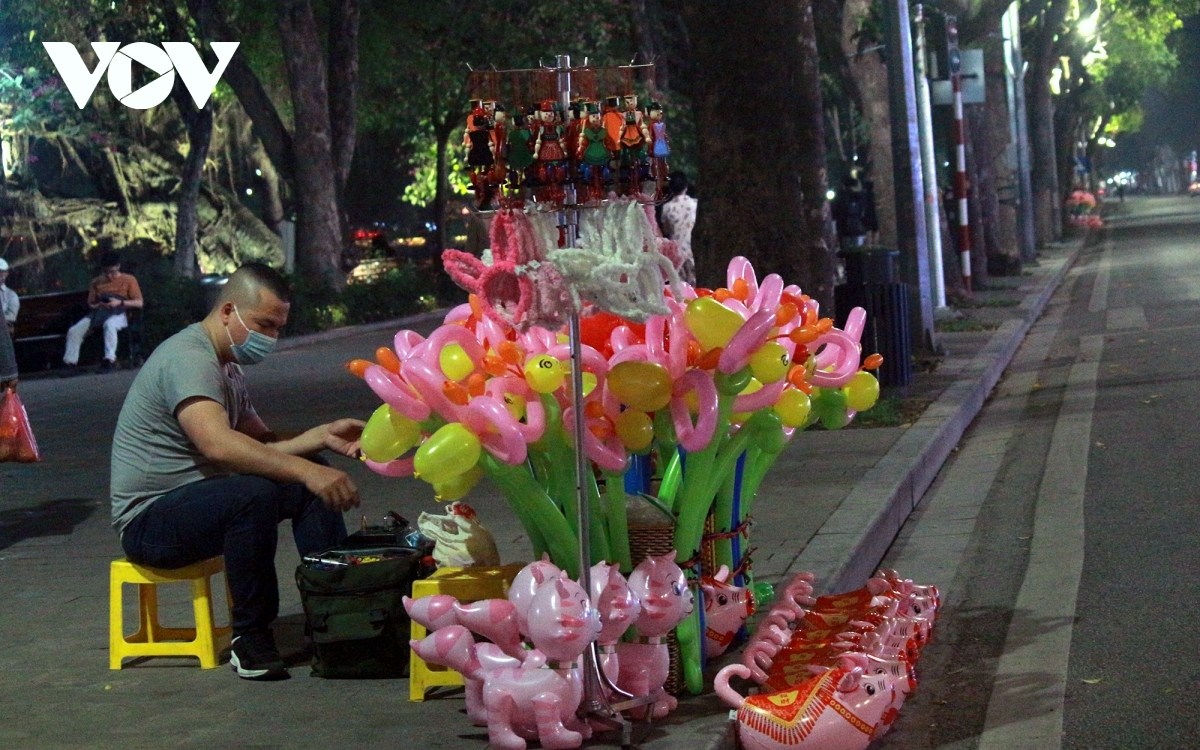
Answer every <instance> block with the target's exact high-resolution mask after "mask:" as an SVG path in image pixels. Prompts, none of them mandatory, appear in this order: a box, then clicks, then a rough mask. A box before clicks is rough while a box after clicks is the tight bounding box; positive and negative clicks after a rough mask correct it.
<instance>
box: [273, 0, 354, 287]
mask: <svg viewBox="0 0 1200 750" xmlns="http://www.w3.org/2000/svg"><path fill="white" fill-rule="evenodd" d="M277 10H278V22H279V35H280V38H281V40H282V42H283V56H284V62H285V63H286V67H287V74H288V86H289V88H291V92H292V109H293V111H294V113H295V121H296V127H295V133H294V136H293V143H292V145H293V148H294V150H295V159H296V162H295V175H296V197H297V202H298V203H299V209H300V210H299V214H300V215H299V217H298V218H299V221H298V223H297V227H296V265H297V266H298V267H299V268H300V269H301V270H302V271H304V272H305V273H306V274H308V275H310V276H311V277H312V278H313V279H314V280H316V279H320V280H321V281H323V282H324V283H325V284H326V285H328V286H331V287H333V288H341V287H342V286H343V285H344V284H345V277H344V275H343V274H342V270H341V267H340V265H341V254H342V252H341V251H342V233H341V220H340V213H339V211H338V196H337V187H336V182H337V180H336V176H335V173H334V162H333V154H332V146H333V144H332V142H331V135H330V125H329V95H328V93H329V89H328V84H327V79H326V74H325V51H324V49H323V48H322V45H321V39H320V37H319V36H318V34H317V24H316V19H315V18H314V16H313V9H312V5H311V3H310V2H309V0H279V3H278V6H277Z"/></svg>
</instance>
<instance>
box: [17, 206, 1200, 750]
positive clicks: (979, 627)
mask: <svg viewBox="0 0 1200 750" xmlns="http://www.w3.org/2000/svg"><path fill="white" fill-rule="evenodd" d="M1197 225H1200V201H1191V200H1189V199H1187V198H1147V199H1141V198H1139V199H1129V200H1127V202H1126V204H1125V206H1124V208H1123V209H1122V210H1121V211H1120V212H1119V213H1118V214H1117V216H1116V217H1114V218H1113V220H1112V226H1111V230H1109V231H1108V233H1107V234H1106V235H1101V237H1102V238H1103V241H1101V242H1099V243H1098V244H1095V245H1094V246H1092V247H1089V248H1085V249H1084V251H1083V252H1082V254H1081V255H1080V256H1079V258H1078V260H1077V262H1076V264H1075V266H1074V267H1073V268H1072V269H1071V270H1069V271H1068V272H1067V275H1066V277H1065V279H1064V281H1063V283H1062V286H1061V287H1060V288H1059V290H1058V292H1057V293H1056V294H1055V295H1054V297H1053V298H1052V300H1051V302H1050V304H1049V306H1048V307H1047V308H1046V311H1045V314H1044V315H1043V316H1042V318H1041V320H1040V321H1039V322H1038V323H1037V324H1036V325H1035V326H1034V327H1033V329H1032V330H1031V331H1030V333H1029V335H1028V337H1027V338H1026V340H1025V342H1024V344H1023V345H1022V346H1021V348H1020V350H1019V351H1018V353H1017V355H1016V358H1015V359H1014V360H1013V363H1012V365H1011V366H1010V367H1009V369H1008V371H1007V372H1006V374H1005V376H1004V378H1003V379H1002V380H1001V382H1000V384H999V385H998V386H997V387H996V389H995V391H994V393H993V395H992V397H991V399H990V400H989V402H988V404H987V405H986V407H985V408H984V410H983V412H982V413H981V414H980V415H979V417H978V418H977V419H976V420H975V422H974V424H972V426H971V427H970V428H969V429H968V431H967V433H966V435H965V437H964V438H963V439H962V440H961V442H960V443H959V446H958V449H957V450H956V451H955V452H954V453H952V454H951V458H950V460H949V461H948V462H947V463H946V464H945V466H944V467H943V468H942V470H941V472H940V474H939V475H938V478H937V480H936V481H935V482H934V484H933V486H932V487H931V488H930V490H929V491H928V492H927V493H926V494H925V498H924V500H923V501H922V503H921V505H920V506H919V508H918V510H917V511H916V512H915V513H914V515H913V516H912V517H911V518H910V520H909V522H908V523H907V525H906V526H905V527H904V529H903V531H902V533H901V535H900V537H899V538H898V539H897V541H896V542H895V543H894V544H893V545H892V548H891V550H890V552H889V553H888V556H887V559H886V561H885V562H886V564H888V565H889V566H892V567H896V568H898V569H899V570H901V571H902V572H903V573H904V574H905V575H906V576H909V577H912V578H913V579H915V580H917V581H919V582H923V583H936V584H938V585H939V586H941V587H942V590H943V592H944V600H945V606H944V610H943V614H942V617H941V620H940V624H939V626H938V630H937V632H936V634H935V641H934V643H933V644H931V645H930V646H929V647H928V648H927V649H926V650H925V653H924V655H923V658H922V660H921V663H920V664H919V667H918V668H919V676H920V679H921V685H920V687H919V689H918V691H917V692H916V693H915V694H914V696H913V697H912V698H911V700H910V702H909V704H908V705H907V706H906V708H905V710H904V711H903V712H902V713H901V718H900V720H899V722H898V724H897V726H896V728H895V730H894V731H893V733H892V734H891V735H889V736H888V737H886V738H885V739H884V740H883V741H882V742H881V743H877V748H931V749H932V748H939V749H940V748H954V749H955V750H958V749H960V748H976V747H978V748H988V749H989V750H990V749H993V748H1011V749H1013V750H1041V749H1043V748H1047V749H1051V748H1059V747H1063V748H1072V749H1074V748H1089V749H1105V748H1113V749H1114V750H1116V749H1120V750H1126V749H1129V748H1171V749H1175V748H1186V747H1194V746H1195V745H1196V740H1195V737H1196V736H1197V735H1198V733H1200V725H1198V722H1200V719H1198V718H1197V717H1200V705H1198V702H1197V698H1196V695H1195V692H1194V690H1193V689H1192V686H1193V685H1194V684H1195V682H1196V679H1197V676H1198V675H1197V671H1198V670H1200V665H1198V662H1197V659H1196V656H1195V655H1196V647H1195V644H1196V642H1197V638H1198V636H1200V632H1198V630H1200V628H1198V625H1197V616H1196V614H1195V612H1196V610H1197V604H1200V590H1198V588H1200V584H1198V583H1197V581H1200V564H1198V559H1197V556H1196V544H1195V542H1196V529H1197V521H1198V519H1197V508H1196V495H1195V487H1196V486H1197V482H1198V480H1200V476H1198V475H1200V467H1198V466H1197V462H1196V461H1195V459H1194V456H1195V455H1196V454H1197V448H1198V447H1200V445H1198V439H1197V429H1196V426H1195V421H1194V418H1193V417H1192V416H1191V415H1194V414H1195V413H1196V411H1197V407H1198V406H1200V404H1197V401H1198V400H1200V389H1198V388H1197V387H1196V382H1195V380H1196V376H1195V375H1194V373H1193V371H1192V367H1191V363H1192V362H1194V361H1196V359H1197V355H1198V354H1200V351H1198V349H1200V343H1198V340H1197V336H1196V334H1197V332H1198V331H1200V257H1198V254H1197V252H1196V242H1195V239H1194V238H1195V236H1196V230H1197V229H1198V228H1200V227H1198V226H1197ZM1031 281H1032V280H1031ZM1008 309H1009V310H1015V309H1016V308H1008ZM1003 311H1004V308H997V309H996V310H995V312H996V313H997V314H999V313H1001V312H1003ZM989 336H990V334H987V333H962V334H953V335H947V336H946V337H945V340H946V341H948V342H949V344H948V346H950V348H951V355H950V356H949V357H948V358H947V359H946V360H944V361H943V364H942V366H941V367H940V368H939V372H938V373H935V375H936V376H937V377H938V378H942V379H944V382H943V383H942V386H941V387H945V385H946V384H947V383H950V382H953V378H952V377H950V375H951V373H953V372H955V371H956V368H959V369H961V368H962V367H963V365H964V363H965V362H967V361H968V360H969V358H970V357H972V356H974V355H973V352H978V351H980V350H981V347H983V345H984V343H985V342H986V341H987V340H988V337H989ZM390 338H391V332H390V331H379V332H374V333H357V334H354V335H351V336H348V337H345V338H340V339H334V340H327V341H323V342H320V343H314V344H310V345H307V346H302V347H297V348H292V349H286V350H284V351H281V352H279V353H278V354H276V355H273V356H272V357H270V358H269V359H268V360H267V361H266V362H265V363H264V364H262V365H259V366H257V367H254V368H249V369H248V373H249V380H250V387H251V391H252V393H253V395H254V397H255V401H256V403H257V405H258V408H259V410H260V412H261V413H262V415H263V416H264V418H265V419H266V421H267V422H268V424H270V425H271V426H272V427H274V428H277V429H281V430H292V429H303V428H304V427H307V426H310V425H312V424H314V423H317V422H320V421H327V420H330V419H333V418H336V417H340V416H360V417H365V416H366V415H368V414H369V413H370V412H371V411H372V410H373V409H374V408H375V407H376V406H377V404H378V400H377V399H376V398H375V396H374V395H373V394H372V393H371V392H370V391H369V389H367V388H366V387H365V386H364V385H363V384H362V383H360V382H358V381H357V380H356V379H354V378H353V376H351V375H350V374H349V373H347V372H346V371H345V370H344V369H343V368H342V366H341V363H343V362H345V361H346V360H349V359H351V358H353V357H357V356H369V355H370V354H371V353H372V352H373V351H374V349H375V348H376V347H377V346H380V345H384V344H387V343H389V340H390ZM133 375H134V374H133V373H132V372H128V371H121V372H118V373H115V374H112V375H106V376H93V375H88V376H83V377H78V378H73V379H67V380H59V379H40V380H31V381H26V382H25V383H23V384H22V387H21V394H22V397H23V398H24V400H25V402H26V405H27V406H28V408H29V411H30V414H31V417H32V419H33V421H34V426H35V430H36V431H37V436H38V438H39V441H40V443H41V445H42V448H43V451H44V453H45V456H46V460H45V461H44V462H43V463H41V464H36V465H15V464H0V601H3V602H4V605H3V607H0V643H3V644H4V648H3V649H0V713H2V714H3V715H4V716H5V721H4V722H3V723H0V747H6V748H7V747H13V748H27V747H37V748H44V747H71V748H74V747H99V746H103V747H117V746H120V747H161V746H163V745H164V744H170V745H174V746H180V747H201V748H207V747H287V748H290V747H322V748H323V747H330V746H339V745H340V746H350V745H352V744H364V745H366V744H370V745H378V744H382V743H391V744H396V745H398V746H404V747H414V748H417V747H420V748H483V747H484V746H485V745H486V734H485V733H484V732H483V731H481V730H477V729H474V728H472V727H470V726H469V725H468V724H467V722H466V720H465V718H464V716H463V715H462V699H461V694H458V693H455V692H453V691H451V692H449V693H443V696H442V699H440V700H439V699H434V700H429V701H426V702H425V703H423V704H413V703H408V702H407V700H406V697H407V689H408V683H407V681H406V680H389V681H344V682H335V681H327V680H320V679H314V678H311V677H309V676H308V669H307V667H306V666H303V665H298V666H297V667H295V668H293V670H292V673H293V679H291V680H290V681H287V682H283V683H277V684H270V685H263V684H251V683H246V682H244V681H241V680H237V679H236V678H235V677H234V676H233V675H231V674H230V673H229V670H228V667H227V666H226V667H223V668H221V669H219V670H214V671H211V672H204V671H201V670H198V669H196V667H195V666H194V664H195V662H194V661H193V660H171V659H157V660H150V661H147V662H144V663H140V664H135V665H132V666H127V668H126V669H124V670H122V671H121V672H112V671H109V670H108V668H107V656H108V654H107V607H108V578H107V574H108V563H109V562H110V561H111V560H113V559H116V558H118V557H120V556H121V551H120V547H119V544H118V541H117V538H116V535H115V534H114V533H113V532H112V530H111V528H110V526H109V506H108V501H107V482H108V454H109V445H110V438H111V433H112V429H113V426H114V425H115V422H116V418H117V413H118V411H119V409H120V405H121V401H122V399H123V397H124V394H125V391H126V390H127V388H128V386H129V383H130V382H131V381H132V378H133ZM934 395H936V394H934ZM920 429H921V428H920V426H919V425H918V427H917V430H914V431H910V432H908V433H907V434H908V435H909V436H910V437H912V435H913V433H914V432H919V431H920ZM904 434H906V430H905V429H904V427H903V426H902V427H898V428H881V429H873V430H855V431H846V432H838V433H825V432H813V431H810V432H806V433H804V434H802V435H800V436H798V438H797V440H796V441H795V442H794V443H793V445H792V446H791V447H789V449H788V452H787V454H785V456H784V459H783V461H782V463H781V465H780V469H779V471H778V472H777V473H775V474H773V475H772V476H773V479H772V481H771V482H770V486H769V487H766V486H765V487H764V494H763V498H762V502H761V503H760V505H761V506H762V507H761V511H760V518H759V519H758V520H759V522H760V523H759V525H758V527H757V528H756V532H755V534H756V543H757V544H760V545H761V549H760V551H759V552H758V553H757V555H756V563H757V564H758V569H759V570H760V572H761V575H762V576H763V577H764V578H768V579H776V580H777V579H778V578H779V577H780V576H782V575H783V574H785V573H786V572H789V571H791V572H794V570H795V569H796V567H795V566H797V565H804V564H805V562H804V561H805V555H803V554H801V555H800V556H799V558H798V557H797V555H798V554H799V553H800V552H801V550H802V549H804V548H805V545H806V544H807V543H808V541H809V540H810V539H811V538H813V535H814V533H817V530H818V529H819V528H821V527H822V524H823V523H824V519H826V518H827V517H829V514H830V513H831V512H833V509H834V508H837V507H838V504H839V502H841V500H842V498H844V497H846V496H847V494H848V493H849V492H850V491H851V489H853V488H855V487H856V486H859V487H860V488H861V485H856V482H858V481H859V479H860V478H862V477H863V476H864V475H865V474H866V473H868V472H869V470H870V469H871V467H878V466H883V465H884V464H883V463H882V462H881V457H883V456H884V455H885V454H888V452H889V450H891V448H892V447H893V446H894V445H895V444H897V442H898V440H899V439H900V438H901V436H902V435H904ZM337 465H339V466H345V467H348V469H349V471H351V472H352V473H353V475H354V477H355V479H356V481H358V482H359V484H360V486H361V487H362V488H363V494H364V506H363V510H362V512H361V513H355V514H350V515H348V517H347V518H348V521H349V522H350V524H351V525H353V524H354V523H355V522H357V519H358V518H359V517H360V516H361V515H366V516H367V517H368V518H370V519H376V518H379V517H381V516H382V514H383V513H384V512H385V511H387V510H389V509H395V510H397V511H399V512H400V513H402V514H404V515H405V516H407V517H409V518H411V519H415V518H416V516H417V514H418V513H419V512H420V511H422V510H426V511H433V510H436V509H437V507H438V506H437V505H436V504H434V503H433V502H431V493H430V491H429V489H428V487H427V486H425V485H424V484H423V483H420V482H417V481H415V480H411V479H409V480H387V479H383V478H381V477H378V476H376V475H374V474H372V473H370V472H368V471H366V470H365V469H364V468H363V467H361V466H358V465H355V464H354V463H353V462H350V461H341V462H339V463H338V464H337ZM797 477H799V479H797ZM818 480H820V481H818ZM797 483H799V484H800V485H801V486H800V487H798V486H797ZM801 490H802V491H803V492H804V493H805V494H803V495H801V494H800V492H801ZM798 499H802V500H803V501H804V503H805V504H803V505H801V504H800V503H799V502H798ZM469 501H470V502H471V503H472V505H474V506H475V507H476V508H477V509H478V510H479V511H480V513H481V517H482V519H483V521H484V523H485V524H486V525H487V526H488V527H489V528H490V529H491V530H492V531H493V533H494V535H495V537H496V540H497V543H498V545H499V548H500V552H501V556H502V558H503V559H504V561H506V562H508V561H512V560H520V559H528V556H529V547H528V544H527V543H526V540H525V538H524V535H523V532H522V531H521V529H520V526H519V525H518V524H517V522H516V520H515V518H514V517H513V515H512V513H511V512H510V511H509V510H508V508H507V504H506V503H505V502H504V501H503V500H502V499H501V498H500V497H499V496H498V495H495V494H494V493H491V492H489V491H488V489H487V487H486V485H485V486H482V487H480V488H479V489H477V490H476V491H475V492H474V493H472V495H471V496H470V498H469ZM826 531H827V530H826ZM281 532H282V533H281V535H280V539H281V544H280V551H279V554H278V557H277V566H278V569H279V577H280V581H281V583H282V586H281V594H282V613H283V616H282V617H281V619H280V621H279V623H278V625H277V629H276V631H277V636H278V638H279V641H280V645H281V649H282V650H283V651H284V653H285V656H291V657H295V656H298V655H299V653H300V650H301V649H300V635H301V627H302V625H301V623H302V616H301V614H300V607H299V598H298V595H297V593H296V590H295V588H294V586H292V585H290V581H291V578H292V573H293V571H294V569H295V566H296V564H297V559H296V554H295V549H294V547H293V546H292V544H291V542H290V539H289V538H288V537H289V535H288V534H287V533H286V530H281ZM822 533H824V532H822ZM824 538H825V539H826V540H829V539H834V540H836V539H837V538H838V535H837V534H828V533H825V534H824ZM824 544H826V545H828V544H832V542H830V541H826V542H824ZM885 544H886V542H885ZM813 546H814V545H809V549H811V548H812V547H813ZM880 549H882V547H880ZM168 591H170V589H168ZM182 594H183V592H182V590H180V591H176V592H171V593H170V594H169V595H167V596H165V597H164V599H165V601H166V602H167V604H166V607H167V610H168V613H169V618H175V619H176V620H178V621H181V622H186V619H187V618H186V616H185V615H186V613H187V609H186V608H185V606H184V605H185V602H184V599H183V596H182ZM132 615H133V612H132V611H131V610H129V609H127V611H126V618H127V622H128V623H129V625H130V626H132V620H131V619H130V618H131V617H132ZM218 617H219V618H220V617H221V615H218ZM723 716H724V709H723V707H722V704H720V702H719V701H716V700H714V699H713V697H712V695H711V694H709V695H706V696H701V697H700V698H694V699H688V700H686V701H684V702H683V703H682V704H681V708H680V710H679V712H677V714H675V715H674V716H673V717H672V722H674V726H667V727H655V728H654V729H653V730H652V731H650V732H648V733H647V734H646V735H644V736H645V737H646V738H647V740H646V742H645V743H644V744H643V747H644V748H647V750H653V749H654V748H675V747H690V748H693V749H695V748H697V747H700V746H701V745H699V744H698V742H697V740H695V739H690V740H689V739H687V735H686V734H684V733H683V731H684V729H685V728H686V725H687V722H689V721H692V720H694V719H696V718H698V717H709V718H712V717H716V719H717V720H718V721H719V720H720V719H721V718H722V717H723ZM14 717H17V718H15V720H14ZM680 725H683V726H680ZM164 738H170V739H169V740H164Z"/></svg>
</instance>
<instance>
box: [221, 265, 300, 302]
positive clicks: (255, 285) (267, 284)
mask: <svg viewBox="0 0 1200 750" xmlns="http://www.w3.org/2000/svg"><path fill="white" fill-rule="evenodd" d="M264 290H265V291H267V292H270V293H271V294H272V295H274V296H275V297H276V298H278V299H279V301H280V302H284V303H290V302H291V297H292V292H291V289H289V288H288V284H287V282H286V281H284V278H283V276H281V275H280V274H279V272H278V271H276V270H275V269H273V268H271V267H270V266H266V265H263V264H262V263H247V264H246V265H244V266H242V267H241V268H239V269H238V270H236V271H234V272H233V275H232V276H230V277H229V281H227V282H225V286H223V287H221V296H220V297H218V298H217V304H216V306H215V307H216V308H219V307H221V306H222V305H224V304H225V303H226V302H232V303H233V304H235V305H237V306H238V307H239V308H252V307H256V306H257V305H258V303H259V299H260V297H259V295H260V293H261V292H262V291H264Z"/></svg>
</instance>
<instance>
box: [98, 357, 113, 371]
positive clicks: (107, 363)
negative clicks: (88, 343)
mask: <svg viewBox="0 0 1200 750" xmlns="http://www.w3.org/2000/svg"><path fill="white" fill-rule="evenodd" d="M116 365H117V363H116V362H113V361H112V360H111V359H106V360H104V361H103V362H101V363H100V370H99V372H100V373H101V374H103V373H106V372H112V371H113V368H114V367H116Z"/></svg>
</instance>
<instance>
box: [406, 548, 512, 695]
mask: <svg viewBox="0 0 1200 750" xmlns="http://www.w3.org/2000/svg"><path fill="white" fill-rule="evenodd" d="M524 567H525V563H513V564H511V565H502V566H500V567H498V568H489V567H482V566H480V567H472V568H438V570H437V572H436V573H434V574H433V575H431V576H430V577H428V578H423V579H421V580H418V581H413V589H412V590H413V593H412V598H413V599H420V598H421V597H423V596H433V595H434V594H446V595H448V596H453V597H454V598H455V599H458V600H459V601H460V602H464V603H466V602H477V601H479V600H480V599H501V598H503V597H505V596H507V595H508V587H509V586H510V585H511V584H512V582H513V579H514V578H516V577H517V573H519V572H520V571H521V568H524ZM428 632H429V631H427V630H426V629H425V626H424V625H420V624H418V623H417V622H416V621H413V623H412V630H411V633H412V639H413V640H414V641H419V640H421V639H422V638H424V637H425V636H426V635H428ZM408 680H409V682H408V699H409V700H410V701H423V700H425V691H426V690H428V689H429V688H432V687H443V686H449V685H462V684H463V677H462V675H461V674H459V673H458V672H455V671H454V670H453V669H448V668H446V667H442V666H439V665H436V664H426V663H425V662H424V660H422V659H421V657H419V656H417V655H416V654H415V653H410V654H409V662H408Z"/></svg>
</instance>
